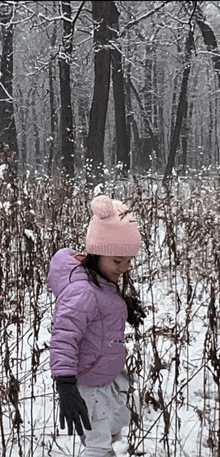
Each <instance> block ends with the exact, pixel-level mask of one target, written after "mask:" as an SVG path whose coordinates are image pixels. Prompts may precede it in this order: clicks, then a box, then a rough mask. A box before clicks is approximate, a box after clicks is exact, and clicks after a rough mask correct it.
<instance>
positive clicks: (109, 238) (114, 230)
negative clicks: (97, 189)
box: [86, 195, 141, 257]
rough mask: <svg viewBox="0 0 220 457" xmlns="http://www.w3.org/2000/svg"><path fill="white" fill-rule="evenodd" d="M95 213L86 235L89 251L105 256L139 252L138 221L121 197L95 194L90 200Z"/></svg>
mask: <svg viewBox="0 0 220 457" xmlns="http://www.w3.org/2000/svg"><path fill="white" fill-rule="evenodd" d="M91 208H92V210H93V213H94V216H93V217H92V219H91V221H90V223H89V227H88V231H87V236H86V250H87V252H88V253H89V254H98V255H106V256H125V257H127V256H129V257H130V256H136V255H137V253H138V249H139V247H140V241H141V236H140V233H139V230H138V226H137V223H136V222H135V221H134V220H133V218H132V216H131V214H130V213H129V214H127V215H126V216H124V217H122V215H123V213H124V212H125V211H128V208H127V206H126V205H124V204H123V203H122V202H120V201H119V200H111V199H110V198H109V197H107V196H106V195H100V196H98V197H95V198H94V199H93V200H92V202H91Z"/></svg>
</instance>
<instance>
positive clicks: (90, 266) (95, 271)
mask: <svg viewBox="0 0 220 457" xmlns="http://www.w3.org/2000/svg"><path fill="white" fill-rule="evenodd" d="M99 259H100V255H96V254H87V255H86V256H85V257H84V259H83V260H82V261H81V263H80V265H82V266H83V267H84V269H85V271H86V273H87V275H88V278H89V281H90V282H91V283H93V284H95V285H96V286H97V287H99V288H100V289H101V286H100V284H99V280H98V278H97V275H99V276H101V277H102V278H104V279H106V280H107V281H109V280H108V278H107V277H106V276H104V275H103V274H102V273H101V272H100V271H99V266H98V264H99Z"/></svg>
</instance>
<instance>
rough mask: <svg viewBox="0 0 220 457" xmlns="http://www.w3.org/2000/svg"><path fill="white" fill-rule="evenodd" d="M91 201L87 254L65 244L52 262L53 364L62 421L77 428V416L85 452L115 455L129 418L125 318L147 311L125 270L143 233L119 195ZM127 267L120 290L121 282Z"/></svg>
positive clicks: (93, 456) (137, 318)
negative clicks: (128, 293)
mask: <svg viewBox="0 0 220 457" xmlns="http://www.w3.org/2000/svg"><path fill="white" fill-rule="evenodd" d="M91 207H92V210H93V213H94V216H93V218H92V219H91V221H90V223H89V227H88V231H87V236H86V250H87V255H86V257H85V258H84V257H83V256H81V255H80V254H74V252H73V251H72V250H71V249H62V250H60V251H58V252H57V253H56V254H55V255H54V257H53V258H52V260H51V262H50V269H49V276H48V282H49V286H50V288H51V290H52V292H53V293H54V294H55V296H56V297H57V300H56V306H55V312H54V316H53V325H52V339H51V345H50V365H51V372H52V377H53V379H54V380H55V382H56V386H57V391H58V394H59V402H60V425H61V429H64V428H65V424H64V419H65V420H66V422H67V426H68V433H69V435H72V434H73V423H74V425H75V428H76V431H77V433H78V434H79V435H80V437H81V441H82V443H83V444H84V446H85V448H84V450H83V457H107V456H108V457H110V456H114V455H116V454H115V453H114V450H113V448H112V443H113V442H114V441H116V440H117V439H119V438H120V431H121V429H122V427H124V426H126V425H128V423H129V413H128V409H127V408H126V396H125V395H124V394H125V393H126V390H127V389H128V380H127V377H126V375H125V373H124V371H123V367H124V364H125V359H126V351H125V348H124V345H123V343H124V330H125V323H126V320H128V322H130V323H131V324H134V325H138V324H139V323H140V322H141V323H143V321H141V318H143V317H145V314H144V313H143V311H142V310H141V308H140V307H139V305H138V301H137V300H136V301H135V299H133V300H132V297H129V298H128V299H126V297H125V285H126V279H128V275H127V270H128V269H129V265H130V261H131V258H132V257H133V256H136V255H137V253H138V249H139V246H140V241H141V237H140V233H139V231H138V227H137V224H136V223H135V222H134V221H133V220H132V217H131V215H130V214H128V213H127V211H128V208H127V207H126V206H125V205H123V204H122V203H121V202H120V201H117V200H111V199H110V198H109V197H107V196H102V195H101V196H99V197H96V198H94V200H93V201H92V203H91ZM121 275H123V278H124V287H123V292H122V295H121V294H120V291H119V286H118V284H117V281H118V279H119V278H120V276H121ZM123 298H124V299H123ZM126 304H127V306H126ZM134 305H135V306H134ZM133 308H135V311H134V309H133ZM123 392H124V394H123ZM81 421H82V422H81ZM82 423H83V425H84V429H85V430H84V431H83V428H82Z"/></svg>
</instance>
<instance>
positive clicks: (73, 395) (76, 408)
mask: <svg viewBox="0 0 220 457" xmlns="http://www.w3.org/2000/svg"><path fill="white" fill-rule="evenodd" d="M55 381H56V386H57V391H58V394H59V399H60V427H61V429H62V430H63V429H64V428H65V422H64V418H65V419H66V422H67V426H68V435H72V434H73V422H74V424H75V427H76V431H77V433H78V435H79V436H82V435H83V429H82V425H81V420H80V416H81V419H82V421H83V424H84V427H85V428H86V430H92V427H91V424H90V421H89V417H88V409H87V406H86V402H85V401H84V400H83V398H82V397H81V395H80V393H79V390H78V387H77V385H76V383H77V379H76V378H74V377H71V378H68V377H62V376H61V377H58V378H56V379H55Z"/></svg>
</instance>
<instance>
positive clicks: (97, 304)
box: [48, 249, 127, 387]
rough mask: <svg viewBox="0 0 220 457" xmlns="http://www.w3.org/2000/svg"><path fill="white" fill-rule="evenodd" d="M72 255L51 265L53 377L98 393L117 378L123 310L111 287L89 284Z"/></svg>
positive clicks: (122, 350)
mask: <svg viewBox="0 0 220 457" xmlns="http://www.w3.org/2000/svg"><path fill="white" fill-rule="evenodd" d="M73 255H74V252H73V251H72V250H71V249H62V250H60V251H58V252H57V253H56V254H55V255H54V256H53V257H52V259H51V262H50V270H49V275H48V283H49V286H50V288H51V290H52V292H53V293H54V295H55V296H56V297H57V300H56V306H55V311H54V316H53V325H52V339H51V344H50V366H51V372H52V376H53V377H57V376H69V375H76V376H77V378H78V379H77V383H78V385H84V386H89V387H102V386H104V385H105V384H110V383H111V382H112V381H113V379H115V378H116V376H118V374H119V373H121V371H122V369H123V366H124V363H125V359H126V351H125V348H124V346H123V343H124V330H125V322H126V319H127V308H126V304H125V302H124V300H123V299H122V298H121V297H120V295H119V294H118V291H117V287H116V285H115V284H114V283H111V282H108V281H107V280H105V279H103V278H102V277H101V276H98V279H99V283H100V285H101V286H102V288H101V289H100V288H98V287H97V286H95V285H94V284H93V283H90V282H89V280H88V276H87V274H86V272H85V270H84V268H83V267H82V266H80V264H79V262H78V261H77V260H76V259H75V258H74V257H73Z"/></svg>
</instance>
